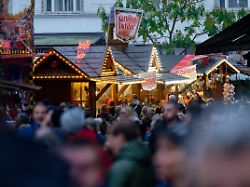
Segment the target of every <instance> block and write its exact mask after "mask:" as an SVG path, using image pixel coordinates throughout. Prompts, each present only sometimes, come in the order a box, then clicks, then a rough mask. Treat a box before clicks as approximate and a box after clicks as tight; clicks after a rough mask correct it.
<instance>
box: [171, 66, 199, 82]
mask: <svg viewBox="0 0 250 187" xmlns="http://www.w3.org/2000/svg"><path fill="white" fill-rule="evenodd" d="M171 73H175V74H177V75H181V76H183V77H187V78H189V79H191V80H196V79H197V71H196V65H191V66H187V67H184V68H181V69H176V70H174V71H171Z"/></svg>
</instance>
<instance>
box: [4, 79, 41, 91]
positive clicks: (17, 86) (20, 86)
mask: <svg viewBox="0 0 250 187" xmlns="http://www.w3.org/2000/svg"><path fill="white" fill-rule="evenodd" d="M0 87H1V88H5V89H11V90H27V91H38V90H40V89H41V88H42V87H40V86H35V85H31V84H25V83H20V82H13V81H8V80H0Z"/></svg>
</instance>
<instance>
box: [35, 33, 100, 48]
mask: <svg viewBox="0 0 250 187" xmlns="http://www.w3.org/2000/svg"><path fill="white" fill-rule="evenodd" d="M103 35H104V34H103V33H56V34H54V33H53V34H51V33H48V34H35V39H34V41H35V45H36V46H60V45H63V46H65V45H68V46H69V45H71V46H73V45H78V43H79V41H86V40H89V41H90V42H91V43H92V44H93V43H96V42H97V41H98V40H99V39H100V38H102V36H103Z"/></svg>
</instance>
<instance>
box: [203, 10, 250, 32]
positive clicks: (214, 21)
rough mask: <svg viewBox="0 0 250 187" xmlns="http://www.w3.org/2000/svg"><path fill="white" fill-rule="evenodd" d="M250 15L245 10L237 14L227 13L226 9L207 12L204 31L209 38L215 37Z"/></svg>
mask: <svg viewBox="0 0 250 187" xmlns="http://www.w3.org/2000/svg"><path fill="white" fill-rule="evenodd" d="M248 13H249V11H247V10H245V9H240V10H239V11H237V12H233V11H227V10H226V9H218V8H216V9H213V10H212V11H211V12H207V14H206V20H205V22H204V31H205V33H207V34H208V36H214V35H216V34H217V33H219V32H221V31H222V30H224V29H226V28H227V27H229V26H230V25H232V24H233V23H234V22H236V21H237V20H239V19H241V18H243V17H244V16H246V15H247V14H248Z"/></svg>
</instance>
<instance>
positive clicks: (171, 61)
mask: <svg viewBox="0 0 250 187" xmlns="http://www.w3.org/2000/svg"><path fill="white" fill-rule="evenodd" d="M184 57H185V55H160V60H161V65H162V72H170V71H171V69H172V68H173V67H175V66H176V64H178V62H180V61H181V60H182V59H183V58H184Z"/></svg>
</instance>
